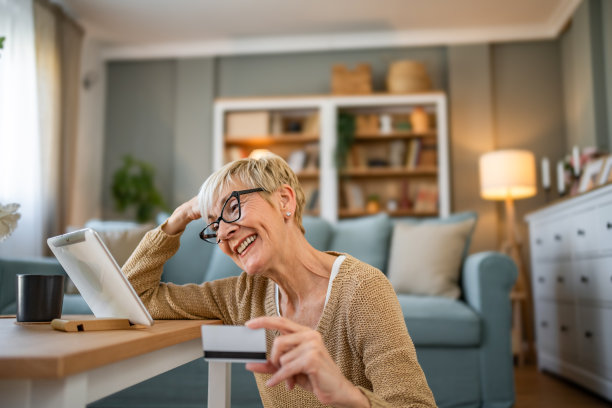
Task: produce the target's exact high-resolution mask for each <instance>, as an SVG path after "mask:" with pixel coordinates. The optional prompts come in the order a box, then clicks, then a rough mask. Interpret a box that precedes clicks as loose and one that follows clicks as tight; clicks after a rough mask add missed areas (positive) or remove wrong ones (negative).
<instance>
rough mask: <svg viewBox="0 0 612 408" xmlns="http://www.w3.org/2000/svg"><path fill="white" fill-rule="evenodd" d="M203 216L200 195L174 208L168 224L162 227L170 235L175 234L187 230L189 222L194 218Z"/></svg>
mask: <svg viewBox="0 0 612 408" xmlns="http://www.w3.org/2000/svg"><path fill="white" fill-rule="evenodd" d="M201 217H202V214H200V208H199V205H198V196H195V197H193V198H192V199H191V200H189V201H187V202H186V203H183V204H181V205H180V206H178V207H177V208H176V210H174V212H173V213H172V215H171V216H170V218H168V221H167V222H166V224H165V225H164V226H163V227H162V231H164V232H165V233H166V234H168V235H175V234H178V233H180V232H183V231H185V228H186V227H187V224H189V223H190V222H191V221H193V220H197V219H199V218H201Z"/></svg>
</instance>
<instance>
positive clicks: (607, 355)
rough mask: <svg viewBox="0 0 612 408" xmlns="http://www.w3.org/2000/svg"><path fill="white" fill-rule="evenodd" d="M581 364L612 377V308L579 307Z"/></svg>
mask: <svg viewBox="0 0 612 408" xmlns="http://www.w3.org/2000/svg"><path fill="white" fill-rule="evenodd" d="M578 330H579V332H578V336H577V337H578V349H579V354H580V361H581V365H585V367H587V368H589V369H590V370H593V371H594V372H596V373H598V374H599V375H601V376H604V377H606V378H608V379H612V309H609V308H597V307H588V306H580V307H578Z"/></svg>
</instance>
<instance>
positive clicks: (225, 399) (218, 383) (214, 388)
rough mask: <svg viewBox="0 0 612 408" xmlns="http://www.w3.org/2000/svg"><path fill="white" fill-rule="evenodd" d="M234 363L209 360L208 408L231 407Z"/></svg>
mask: <svg viewBox="0 0 612 408" xmlns="http://www.w3.org/2000/svg"><path fill="white" fill-rule="evenodd" d="M231 391H232V365H231V364H230V363H223V362H213V361H209V362H208V408H230V398H231Z"/></svg>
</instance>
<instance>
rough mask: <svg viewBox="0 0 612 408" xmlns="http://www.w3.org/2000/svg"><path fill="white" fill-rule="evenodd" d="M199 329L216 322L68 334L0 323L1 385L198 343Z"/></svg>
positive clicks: (167, 322)
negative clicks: (5, 381) (190, 341)
mask: <svg viewBox="0 0 612 408" xmlns="http://www.w3.org/2000/svg"><path fill="white" fill-rule="evenodd" d="M88 317H89V318H91V316H62V318H63V319H76V318H79V319H81V318H88ZM204 324H221V322H220V321H218V320H156V321H155V323H154V324H153V326H151V327H147V328H138V329H135V328H131V329H127V330H108V331H95V332H73V333H70V332H61V331H57V330H53V329H52V328H51V325H50V324H30V325H21V324H16V323H15V318H14V317H13V318H0V379H17V378H32V379H33V378H61V377H65V376H68V375H71V374H76V373H79V372H83V371H86V370H90V369H93V368H96V367H100V366H103V365H106V364H110V363H114V362H117V361H121V360H125V359H127V358H130V357H135V356H138V355H141V354H146V353H149V352H152V351H155V350H159V349H162V348H165V347H169V346H173V345H175V344H179V343H183V342H186V341H189V340H193V339H196V338H199V337H200V336H201V330H200V326H202V325H204Z"/></svg>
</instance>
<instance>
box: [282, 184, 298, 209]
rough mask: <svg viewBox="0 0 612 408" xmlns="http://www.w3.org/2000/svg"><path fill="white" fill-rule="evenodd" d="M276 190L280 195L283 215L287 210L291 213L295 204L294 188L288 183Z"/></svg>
mask: <svg viewBox="0 0 612 408" xmlns="http://www.w3.org/2000/svg"><path fill="white" fill-rule="evenodd" d="M278 191H279V197H280V210H281V211H282V213H283V215H286V214H287V213H288V212H290V213H291V214H293V213H294V212H295V207H296V205H297V203H296V198H295V190H294V189H293V188H291V186H290V185H289V184H283V185H282V186H281V187H280V188H279V190H278Z"/></svg>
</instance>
